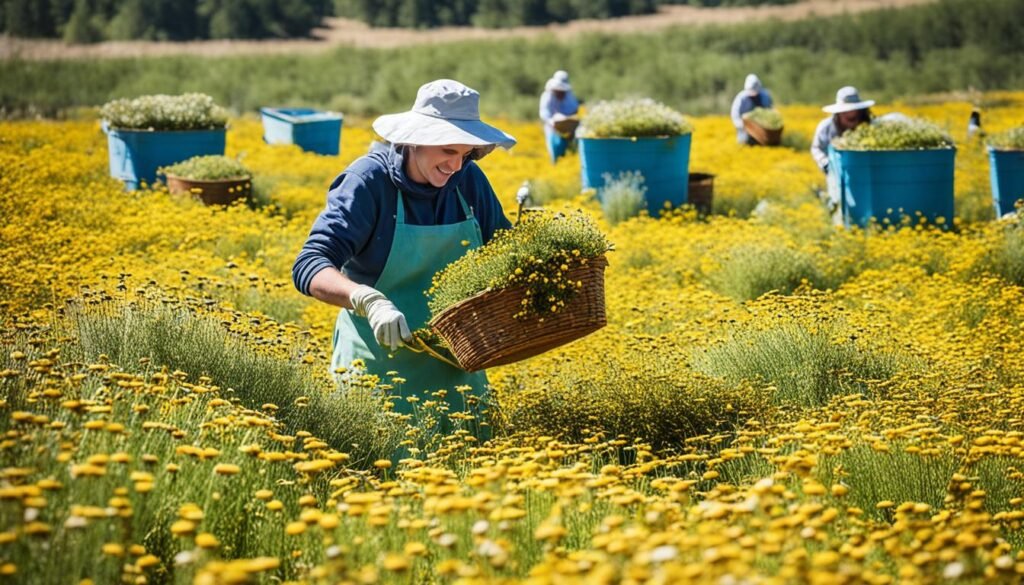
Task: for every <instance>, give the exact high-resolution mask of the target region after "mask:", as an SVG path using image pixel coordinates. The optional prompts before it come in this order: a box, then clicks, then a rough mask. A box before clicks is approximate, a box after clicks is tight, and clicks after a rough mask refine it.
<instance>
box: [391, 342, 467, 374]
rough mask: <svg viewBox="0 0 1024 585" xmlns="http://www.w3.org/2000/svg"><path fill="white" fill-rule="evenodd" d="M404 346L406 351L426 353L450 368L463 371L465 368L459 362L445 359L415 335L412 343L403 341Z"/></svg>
mask: <svg viewBox="0 0 1024 585" xmlns="http://www.w3.org/2000/svg"><path fill="white" fill-rule="evenodd" d="M402 344H403V345H404V346H405V348H406V349H408V350H409V351H411V352H413V353H425V354H427V355H429V356H430V357H433V358H436V359H439V360H441V361H442V362H444V363H446V364H448V365H449V366H452V367H453V368H458V369H460V370H462V369H463V367H462V366H460V365H459V364H458V363H457V362H454V361H452V360H450V359H448V358H446V357H444V356H443V355H441V354H440V353H438V351H437V350H435V349H434V348H432V347H430V344H428V343H427V342H426V341H423V340H422V339H420V338H419V337H417V336H416V335H415V334H414V335H413V336H412V340H411V341H405V340H402Z"/></svg>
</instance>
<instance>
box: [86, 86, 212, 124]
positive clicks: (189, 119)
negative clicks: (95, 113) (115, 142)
mask: <svg viewBox="0 0 1024 585" xmlns="http://www.w3.org/2000/svg"><path fill="white" fill-rule="evenodd" d="M100 118H102V119H103V120H104V121H105V122H106V123H107V125H108V126H109V127H110V128H113V129H116V130H215V129H220V128H224V127H226V126H227V123H228V113H227V111H226V110H225V109H224V108H222V107H220V106H218V105H217V104H215V103H214V101H213V98H212V97H210V96H208V95H206V94H202V93H186V94H183V95H163V94H159V95H144V96H139V97H136V98H122V99H117V100H113V101H111V102H107V103H106V104H104V105H103V107H102V108H100Z"/></svg>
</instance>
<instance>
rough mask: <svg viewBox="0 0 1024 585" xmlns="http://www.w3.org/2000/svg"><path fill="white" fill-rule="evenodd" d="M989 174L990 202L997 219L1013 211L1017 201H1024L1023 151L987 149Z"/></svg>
mask: <svg viewBox="0 0 1024 585" xmlns="http://www.w3.org/2000/svg"><path fill="white" fill-rule="evenodd" d="M988 161H989V172H990V174H991V177H992V200H993V202H994V203H995V206H996V214H997V215H998V216H999V217H1002V216H1004V215H1006V214H1007V213H1011V212H1013V211H1014V209H1015V207H1014V205H1015V204H1016V203H1017V201H1019V200H1021V199H1024V150H996V149H994V148H991V147H989V149H988Z"/></svg>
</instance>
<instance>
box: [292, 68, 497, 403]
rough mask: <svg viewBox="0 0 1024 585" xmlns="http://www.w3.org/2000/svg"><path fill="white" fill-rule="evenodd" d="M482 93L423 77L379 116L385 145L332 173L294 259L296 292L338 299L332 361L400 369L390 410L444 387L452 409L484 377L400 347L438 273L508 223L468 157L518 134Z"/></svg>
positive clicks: (423, 316) (380, 371) (419, 320)
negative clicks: (493, 120) (483, 106)
mask: <svg viewBox="0 0 1024 585" xmlns="http://www.w3.org/2000/svg"><path fill="white" fill-rule="evenodd" d="M479 102H480V94H479V93H477V92H476V91H475V90H473V89H471V88H469V87H466V86H465V85H463V84H461V83H459V82H457V81H453V80H450V79H440V80H437V81H432V82H430V83H427V84H426V85H423V86H422V87H420V89H419V92H418V93H417V94H416V102H415V103H414V104H413V107H412V109H411V110H409V111H408V112H402V113H399V114H389V115H385V116H380V117H379V118H377V120H376V121H374V123H373V129H374V130H375V131H376V132H377V134H379V135H380V136H381V137H382V138H384V140H386V141H387V145H386V146H384V147H382V148H377V149H374V150H372V151H371V152H370V153H369V154H367V155H365V156H363V157H361V158H359V159H356V160H355V161H354V162H353V163H352V164H351V165H349V166H348V168H346V169H345V170H344V171H343V172H342V173H341V174H340V175H338V177H337V178H335V179H334V182H333V183H332V184H331V187H330V190H329V191H328V193H327V205H326V207H325V209H324V210H323V211H322V212H321V213H320V216H319V217H318V218H317V219H316V222H315V223H314V224H313V228H312V231H311V232H310V235H309V238H308V239H307V240H306V243H305V245H304V246H303V248H302V250H301V251H300V252H299V255H298V257H297V258H296V260H295V264H294V266H293V268H292V278H293V280H294V282H295V286H296V288H298V289H299V291H301V292H302V293H303V294H307V295H311V296H313V297H315V298H317V299H319V300H321V301H324V302H326V303H329V304H332V305H335V306H337V307H340V308H341V311H340V313H339V315H338V320H337V323H336V325H335V329H334V352H333V356H332V359H331V368H332V371H333V372H339V371H342V370H341V368H347V367H349V366H350V365H351V364H352V362H353V360H356V359H361V360H362V361H363V362H364V363H365V364H366V369H367V371H368V373H371V374H376V375H378V376H380V378H381V379H382V381H384V382H387V381H389V379H390V378H389V377H387V375H386V373H387V372H389V371H397V372H398V375H399V376H401V377H402V378H404V379H405V382H404V383H401V384H396V392H398V393H400V394H401V396H400V397H399V398H398V399H397V400H395V401H394V408H395V410H396V411H398V412H403V413H407V412H411V410H412V406H413V405H412V403H411V402H409V401H407V400H405V398H409V397H412V396H415V397H419V398H420V399H421V400H422V399H433V398H432V397H431V395H430V392H433V391H436V390H438V389H442V388H443V389H447V390H448V394H447V400H448V402H449V410H450V412H458V411H460V410H462V409H464V408H465V404H466V400H465V399H466V396H467V395H471V394H473V393H476V394H478V395H479V394H480V393H482V392H483V391H484V388H485V386H486V384H487V378H486V376H485V375H484V373H483V372H474V373H469V372H465V371H463V370H461V369H458V368H455V367H453V366H450V365H448V364H446V363H444V362H442V361H440V360H437V359H435V358H433V357H430V356H428V355H427V354H425V353H413V352H411V351H409V350H406V349H400V348H401V346H402V345H403V343H404V342H410V341H412V339H411V332H412V331H415V330H416V329H417V328H420V327H422V326H423V325H424V324H425V323H426V322H427V320H428V318H429V316H430V314H429V311H428V309H427V297H426V295H424V291H426V290H428V289H429V288H430V286H431V280H432V278H433V276H434V274H435V273H436V272H438V271H439V270H441V269H443V268H444V267H446V266H447V265H448V264H450V263H451V262H453V261H455V260H457V259H458V258H460V257H461V256H462V255H463V254H465V253H466V251H468V250H470V249H472V248H476V247H479V246H481V245H483V244H484V243H485V242H487V241H488V240H490V239H491V237H492V236H493V235H494V233H495V231H496V230H499V229H506V228H509V227H511V224H510V223H509V221H508V219H507V218H506V217H505V214H504V212H503V210H502V208H501V204H500V203H499V202H498V198H497V197H496V196H495V193H494V190H493V189H492V188H491V184H490V183H489V182H488V180H487V177H486V176H484V173H483V171H482V170H480V167H478V166H477V165H476V163H475V162H474V161H475V160H478V159H480V158H482V157H483V156H486V155H487V154H488V153H490V152H491V151H492V150H493V149H494V148H495V146H500V147H502V148H505V149H508V148H511V147H512V146H513V145H514V144H515V143H516V141H515V139H514V138H512V137H511V136H509V135H508V134H506V133H505V132H503V131H501V130H499V129H497V128H495V127H493V126H491V125H489V124H486V123H484V122H482V121H481V120H480V109H479ZM457 386H470V387H472V389H473V390H472V392H468V393H466V394H464V393H463V392H460V391H456V387H457Z"/></svg>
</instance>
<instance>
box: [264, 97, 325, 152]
mask: <svg viewBox="0 0 1024 585" xmlns="http://www.w3.org/2000/svg"><path fill="white" fill-rule="evenodd" d="M260 116H261V117H262V118H263V140H265V141H266V142H267V144H295V145H297V146H298V147H299V148H301V149H302V150H305V151H307V152H315V153H317V154H329V155H336V154H338V151H339V149H338V144H339V142H340V141H341V122H342V117H343V116H342V115H341V114H339V113H337V112H322V111H319V110H314V109H312V108H260Z"/></svg>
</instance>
